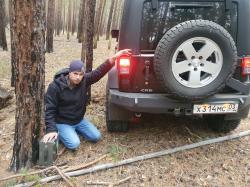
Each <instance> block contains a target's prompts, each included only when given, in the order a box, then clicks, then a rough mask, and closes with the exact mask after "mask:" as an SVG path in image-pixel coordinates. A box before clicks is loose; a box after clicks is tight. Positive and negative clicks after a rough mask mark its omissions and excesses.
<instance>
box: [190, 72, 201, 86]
mask: <svg viewBox="0 0 250 187" xmlns="http://www.w3.org/2000/svg"><path fill="white" fill-rule="evenodd" d="M200 75H201V71H200V70H199V69H197V70H196V71H194V70H192V71H190V72H189V78H188V82H189V83H188V85H189V86H197V85H200V84H201V81H200V79H201V78H200Z"/></svg>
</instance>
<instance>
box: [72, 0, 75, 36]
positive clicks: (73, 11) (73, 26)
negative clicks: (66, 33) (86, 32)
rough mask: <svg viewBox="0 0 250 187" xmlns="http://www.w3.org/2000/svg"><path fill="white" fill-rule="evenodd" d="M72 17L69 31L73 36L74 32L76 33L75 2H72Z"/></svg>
mask: <svg viewBox="0 0 250 187" xmlns="http://www.w3.org/2000/svg"><path fill="white" fill-rule="evenodd" d="M72 13H73V16H72V30H71V35H74V33H75V31H76V26H75V25H76V24H75V22H76V17H75V15H76V0H73V10H72Z"/></svg>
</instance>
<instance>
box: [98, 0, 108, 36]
mask: <svg viewBox="0 0 250 187" xmlns="http://www.w3.org/2000/svg"><path fill="white" fill-rule="evenodd" d="M107 1H108V0H105V1H104V10H103V11H104V12H103V13H104V15H102V21H101V26H100V36H102V34H103V31H104V24H105V21H106V15H107V11H108V8H107V6H108V3H106V2H107Z"/></svg>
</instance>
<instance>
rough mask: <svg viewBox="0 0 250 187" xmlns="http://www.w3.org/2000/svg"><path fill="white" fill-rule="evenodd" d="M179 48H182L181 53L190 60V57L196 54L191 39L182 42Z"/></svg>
mask: <svg viewBox="0 0 250 187" xmlns="http://www.w3.org/2000/svg"><path fill="white" fill-rule="evenodd" d="M181 49H182V51H183V53H184V54H185V56H186V58H187V59H188V60H191V57H192V56H194V55H195V54H196V51H195V49H194V46H193V45H192V42H191V41H189V42H187V43H186V44H184V45H183V46H182V47H181Z"/></svg>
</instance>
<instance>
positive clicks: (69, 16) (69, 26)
mask: <svg viewBox="0 0 250 187" xmlns="http://www.w3.org/2000/svg"><path fill="white" fill-rule="evenodd" d="M71 4H72V0H69V8H68V29H67V39H68V40H69V32H70V31H71Z"/></svg>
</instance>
